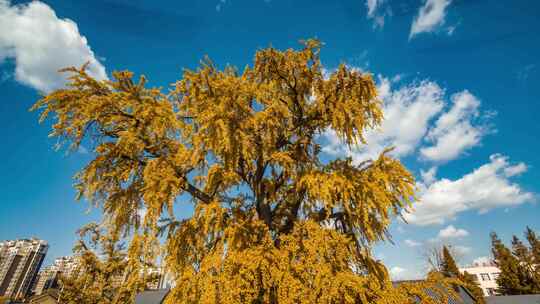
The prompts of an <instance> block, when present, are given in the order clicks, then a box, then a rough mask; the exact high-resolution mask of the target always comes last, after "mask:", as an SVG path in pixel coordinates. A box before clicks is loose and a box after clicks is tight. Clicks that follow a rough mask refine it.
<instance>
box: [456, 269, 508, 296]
mask: <svg viewBox="0 0 540 304" xmlns="http://www.w3.org/2000/svg"><path fill="white" fill-rule="evenodd" d="M459 271H461V272H462V273H463V272H467V273H469V274H472V275H474V277H475V279H476V281H477V282H478V284H479V285H480V287H481V288H482V291H483V292H484V296H486V297H487V296H492V295H495V294H496V290H497V288H498V287H499V286H498V285H497V282H496V281H495V280H496V279H497V277H498V276H499V273H500V272H501V271H500V270H499V268H498V267H497V266H495V264H493V262H489V263H482V264H478V263H477V264H473V265H472V266H468V267H463V268H460V269H459Z"/></svg>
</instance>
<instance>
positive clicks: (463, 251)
mask: <svg viewBox="0 0 540 304" xmlns="http://www.w3.org/2000/svg"><path fill="white" fill-rule="evenodd" d="M452 250H453V251H454V253H455V254H456V255H458V256H466V255H467V254H469V253H470V252H471V250H472V249H471V247H467V246H459V245H458V246H452Z"/></svg>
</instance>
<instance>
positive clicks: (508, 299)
mask: <svg viewBox="0 0 540 304" xmlns="http://www.w3.org/2000/svg"><path fill="white" fill-rule="evenodd" d="M486 303H487V304H540V295H518V296H491V297H487V298H486Z"/></svg>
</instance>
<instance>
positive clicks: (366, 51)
mask: <svg viewBox="0 0 540 304" xmlns="http://www.w3.org/2000/svg"><path fill="white" fill-rule="evenodd" d="M539 13H540V3H537V2H536V1H524V0H516V1H512V2H508V1H495V0H493V1H492V0H475V1H472V0H453V1H450V0H428V1H423V0H418V1H417V0H402V1H391V0H368V1H366V0H340V1H323V0H310V1H285V0H266V1H265V0H249V1H240V0H216V1H214V0H212V1H182V2H180V1H151V2H149V1H127V0H95V1H43V2H32V3H29V2H26V1H11V2H10V1H7V0H0V92H1V93H2V94H1V95H0V96H1V100H0V128H1V130H3V134H4V140H3V141H2V146H3V147H4V149H2V152H0V153H1V156H2V160H3V161H2V162H1V163H0V172H1V174H0V193H2V198H1V199H0V239H14V238H22V237H31V236H36V237H40V238H43V239H45V240H47V241H49V243H50V245H51V248H50V250H49V256H48V258H47V260H48V261H50V260H52V259H53V258H54V257H56V256H60V255H67V254H70V252H71V246H72V244H73V241H74V240H75V234H74V231H75V230H76V229H77V228H78V227H79V226H81V225H82V224H84V223H86V222H88V221H90V220H95V219H98V218H99V212H97V211H96V210H93V211H92V210H91V211H89V208H88V206H87V205H86V204H85V203H84V202H75V201H74V197H75V192H74V190H73V188H72V183H73V180H72V176H73V175H74V174H75V173H76V172H77V170H78V169H80V168H81V167H82V166H83V165H84V164H85V162H87V161H88V160H89V159H91V153H90V152H88V151H84V150H83V151H79V152H78V153H73V154H70V155H67V154H66V153H64V152H61V151H60V152H57V151H54V149H53V148H54V144H55V141H54V140H53V139H50V138H48V137H47V134H48V132H49V129H50V123H44V124H41V125H39V124H38V122H37V114H36V113H31V112H28V109H29V107H30V106H31V105H32V104H33V102H34V101H35V100H36V99H37V98H38V97H39V93H38V92H39V91H48V90H51V89H54V88H57V87H60V86H61V85H62V84H63V80H62V78H60V76H58V75H57V74H56V73H55V71H56V70H57V69H58V68H60V67H63V66H66V65H79V64H81V63H83V62H85V61H90V62H91V66H90V68H91V71H92V73H93V74H94V75H95V76H97V77H101V78H103V77H106V75H108V74H109V75H110V73H111V71H113V70H119V69H129V70H132V71H134V72H135V73H137V74H141V73H144V74H145V75H146V76H147V77H148V78H149V79H150V83H151V84H152V85H158V86H163V87H166V86H168V85H169V84H170V83H172V82H174V81H175V80H177V79H178V78H179V77H180V76H181V71H182V69H183V68H194V67H196V66H197V64H198V62H199V60H200V59H201V58H202V57H203V55H205V54H207V55H209V56H210V57H211V58H212V59H213V60H214V61H215V62H216V63H218V64H219V65H221V66H223V65H225V64H227V63H229V64H233V65H237V66H244V65H246V64H249V63H251V62H252V59H253V56H254V52H255V50H256V49H259V48H262V47H267V46H270V45H272V46H274V47H277V48H289V47H298V46H299V44H298V43H297V42H298V41H299V40H300V39H304V38H310V37H317V38H319V39H321V40H322V41H323V42H324V43H325V47H324V49H323V51H322V60H323V63H324V65H325V67H326V69H328V70H329V71H331V70H332V69H334V68H335V67H336V66H337V65H338V64H339V63H346V64H347V65H349V66H351V67H355V68H359V69H361V70H363V71H369V72H370V73H372V74H373V75H374V77H375V78H376V79H377V83H378V86H379V89H380V93H381V97H382V99H383V100H384V104H385V110H386V117H387V121H386V122H385V124H384V125H383V126H382V128H381V130H378V131H377V132H372V133H370V134H369V136H368V140H369V141H370V143H371V146H370V148H369V149H365V148H356V149H352V150H344V149H343V147H342V145H340V143H338V142H336V141H335V138H334V137H333V136H332V132H328V133H327V134H325V135H324V136H322V137H321V142H323V143H324V145H325V157H328V158H332V157H336V156H344V155H348V156H351V157H353V158H354V159H356V160H358V161H359V160H361V159H364V158H365V157H369V156H371V155H375V154H376V153H378V152H379V151H380V149H381V148H382V147H384V146H386V145H394V146H396V150H395V151H394V155H395V156H396V157H399V158H400V159H401V160H402V161H403V162H404V163H405V164H406V165H407V166H408V167H409V168H410V169H411V170H412V171H413V172H414V173H415V175H416V176H417V177H418V187H419V189H420V192H419V198H420V199H421V201H422V203H420V204H418V205H417V206H418V207H417V209H416V212H415V213H413V214H411V215H408V216H407V219H408V220H409V224H403V223H396V224H394V225H393V226H392V234H393V236H394V243H395V244H394V245H384V246H378V247H377V248H376V254H377V256H379V257H381V258H382V259H383V260H384V261H385V262H386V264H387V265H388V266H389V267H390V268H391V269H392V273H393V275H394V276H395V277H396V278H411V277H416V276H419V275H420V274H421V271H422V260H421V259H420V254H419V252H420V251H421V248H423V246H425V244H428V245H429V244H431V243H434V242H435V243H436V242H448V243H451V244H453V245H454V247H455V248H457V250H458V251H461V253H462V255H463V258H462V263H470V262H471V261H473V260H474V259H475V258H478V257H482V256H488V255H489V232H490V231H497V232H498V233H499V234H500V236H501V237H503V238H504V239H508V238H509V237H510V236H511V235H512V234H519V235H521V233H522V231H523V230H524V228H525V226H526V225H530V226H531V227H532V228H533V229H536V230H537V231H538V230H540V220H539V219H538V218H539V214H540V207H539V206H538V203H537V201H538V199H537V198H538V192H539V191H540V185H539V183H538V180H540V169H539V167H540V158H539V157H538V151H539V147H540V140H538V134H540V123H539V122H538V119H537V118H536V116H537V115H538V114H537V113H539V112H540V102H539V98H540V86H539V85H538V84H539V80H540V55H539V54H540V20H539V19H538V18H537V17H538V15H539ZM179 210H180V212H185V213H187V212H188V210H189V208H186V207H180V208H179Z"/></svg>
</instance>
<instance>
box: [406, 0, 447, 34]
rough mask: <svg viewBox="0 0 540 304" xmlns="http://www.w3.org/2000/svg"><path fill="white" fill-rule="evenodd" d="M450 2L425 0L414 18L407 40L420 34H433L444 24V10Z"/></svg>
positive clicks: (445, 0)
mask: <svg viewBox="0 0 540 304" xmlns="http://www.w3.org/2000/svg"><path fill="white" fill-rule="evenodd" d="M451 2H452V1H451V0H426V1H425V3H424V5H422V6H421V7H420V9H419V11H418V15H417V16H416V17H415V18H414V21H413V23H412V25H411V32H410V34H409V39H411V38H413V37H414V36H415V35H417V34H420V33H424V32H433V31H435V30H436V29H438V28H439V26H441V25H442V24H444V18H445V17H446V9H447V8H448V6H449V5H450V3H451ZM452 32H453V30H452Z"/></svg>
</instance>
